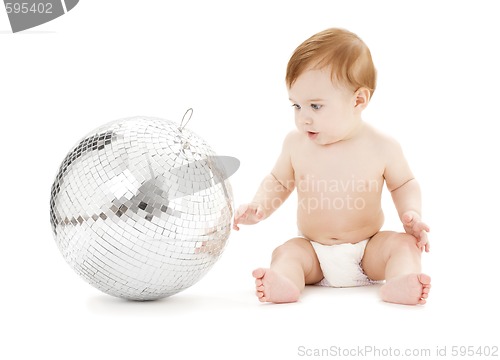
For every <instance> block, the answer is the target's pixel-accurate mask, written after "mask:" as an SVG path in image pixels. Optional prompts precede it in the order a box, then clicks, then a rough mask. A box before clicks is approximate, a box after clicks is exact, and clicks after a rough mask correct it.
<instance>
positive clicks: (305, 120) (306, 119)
mask: <svg viewBox="0 0 500 360" xmlns="http://www.w3.org/2000/svg"><path fill="white" fill-rule="evenodd" d="M298 116H299V122H300V123H301V124H304V125H311V124H312V123H313V119H312V117H311V116H310V114H309V113H308V112H307V111H304V112H301V113H300V114H299V115H298Z"/></svg>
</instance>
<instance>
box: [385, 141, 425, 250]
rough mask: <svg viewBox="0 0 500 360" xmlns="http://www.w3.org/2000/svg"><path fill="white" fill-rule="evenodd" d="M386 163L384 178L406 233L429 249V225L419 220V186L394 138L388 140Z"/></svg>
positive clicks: (421, 245)
mask: <svg viewBox="0 0 500 360" xmlns="http://www.w3.org/2000/svg"><path fill="white" fill-rule="evenodd" d="M386 151H387V153H386V154H387V159H388V160H387V163H386V168H385V171H384V178H385V181H386V184H387V188H388V189H389V191H390V192H391V195H392V200H393V201H394V205H395V206H396V209H397V211H398V214H399V218H400V219H401V222H402V223H403V226H404V229H405V231H406V232H407V233H408V234H411V235H413V236H415V237H416V238H417V240H418V244H417V245H418V247H419V248H420V249H422V250H423V249H424V248H425V251H427V252H428V251H429V241H428V239H427V232H428V231H429V227H428V226H427V225H426V224H425V223H423V222H422V221H421V214H422V210H421V208H422V200H421V194H420V186H419V184H418V182H417V180H416V179H415V177H414V176H413V173H412V172H411V170H410V167H409V166H408V162H407V161H406V159H405V157H404V155H403V151H402V149H401V146H400V145H399V144H398V143H397V142H396V141H395V140H392V139H391V140H389V141H388V147H387V149H386Z"/></svg>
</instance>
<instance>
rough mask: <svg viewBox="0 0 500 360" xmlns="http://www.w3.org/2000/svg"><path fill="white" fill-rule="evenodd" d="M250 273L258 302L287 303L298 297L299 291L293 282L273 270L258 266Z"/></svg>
mask: <svg viewBox="0 0 500 360" xmlns="http://www.w3.org/2000/svg"><path fill="white" fill-rule="evenodd" d="M252 275H253V277H254V278H255V287H256V289H257V297H258V298H259V301H260V302H266V301H268V302H273V303H289V302H295V301H297V300H298V299H299V296H300V291H299V289H298V288H297V287H296V286H295V284H294V283H293V282H292V281H291V280H289V279H288V278H286V277H284V276H282V275H280V274H278V273H276V272H275V271H273V270H271V269H263V268H259V269H256V270H254V271H253V272H252Z"/></svg>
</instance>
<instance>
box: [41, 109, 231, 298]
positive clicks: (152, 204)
mask: <svg viewBox="0 0 500 360" xmlns="http://www.w3.org/2000/svg"><path fill="white" fill-rule="evenodd" d="M238 166H239V161H238V160H237V159H235V158H231V157H222V156H216V155H215V153H214V151H213V150H212V149H211V148H210V146H209V145H208V144H207V143H206V142H205V141H204V140H203V139H201V138H200V137H199V136H197V135H196V134H194V133H193V132H192V131H190V130H189V129H185V128H180V127H179V126H178V125H177V124H175V123H173V122H170V121H167V120H163V119H157V118H146V117H133V118H127V119H122V120H118V121H115V122H112V123H109V124H106V125H104V126H102V127H100V128H98V129H96V130H95V131H93V132H91V133H90V134H88V135H87V136H85V137H84V138H83V139H82V140H81V141H80V142H78V143H77V145H76V146H75V147H74V148H73V149H72V150H71V151H70V152H69V154H68V155H67V156H66V158H65V159H64V161H63V162H62V164H61V166H60V169H59V172H58V174H57V176H56V179H55V181H54V183H53V185H52V192H51V199H50V220H51V224H52V229H53V233H54V237H55V240H56V242H57V245H58V246H59V249H60V250H61V252H62V254H63V256H64V258H65V259H66V261H67V262H68V263H69V264H70V266H71V267H72V268H73V269H74V270H75V271H76V272H77V273H78V274H79V275H80V276H82V277H83V278H84V279H85V280H87V281H88V282H89V283H90V284H92V285H93V286H95V287H96V288H98V289H100V290H102V291H103V292H105V293H108V294H110V295H114V296H118V297H122V298H126V299H132V300H154V299H159V298H162V297H166V296H170V295H173V294H175V293H177V292H179V291H182V290H184V289H186V288H188V287H189V286H191V285H193V284H194V283H196V282H197V281H198V280H199V279H200V278H201V277H202V276H203V275H204V274H206V273H207V271H208V270H209V269H210V268H211V267H212V266H213V265H214V263H215V262H216V261H217V259H218V258H219V256H220V255H221V254H222V252H223V250H224V247H225V244H226V241H227V239H228V237H229V234H230V229H231V221H232V216H233V196H232V190H231V186H230V184H229V180H228V177H229V176H230V175H232V173H234V171H236V169H237V168H238Z"/></svg>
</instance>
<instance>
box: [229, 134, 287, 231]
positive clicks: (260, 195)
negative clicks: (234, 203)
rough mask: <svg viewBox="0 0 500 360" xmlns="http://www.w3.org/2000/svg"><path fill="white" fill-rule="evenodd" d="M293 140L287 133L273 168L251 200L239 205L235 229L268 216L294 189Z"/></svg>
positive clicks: (235, 216)
mask: <svg viewBox="0 0 500 360" xmlns="http://www.w3.org/2000/svg"><path fill="white" fill-rule="evenodd" d="M293 141H294V134H293V133H290V134H288V135H287V136H286V138H285V140H284V142H283V147H282V150H281V154H280V156H279V157H278V160H277V161H276V164H275V165H274V168H273V170H272V171H271V173H270V174H269V175H267V176H266V177H265V178H264V180H262V182H261V184H260V187H259V189H258V190H257V193H256V194H255V196H254V198H253V200H252V202H251V203H249V204H244V205H241V206H240V207H239V208H238V210H237V211H236V213H235V215H234V223H233V228H234V229H235V230H239V227H238V224H245V225H250V224H255V223H257V222H259V221H261V220H264V219H265V218H267V217H269V216H270V215H271V214H272V213H273V212H274V211H275V210H276V209H277V208H279V207H280V206H281V204H283V202H285V200H286V199H287V198H288V196H289V195H290V194H291V193H292V191H293V190H294V188H295V180H294V171H293V167H292V163H291V160H290V153H291V149H292V146H293Z"/></svg>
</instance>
